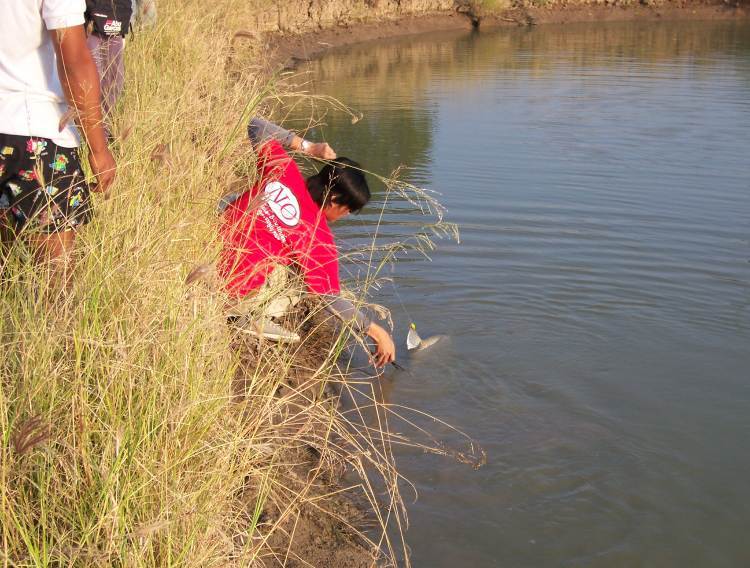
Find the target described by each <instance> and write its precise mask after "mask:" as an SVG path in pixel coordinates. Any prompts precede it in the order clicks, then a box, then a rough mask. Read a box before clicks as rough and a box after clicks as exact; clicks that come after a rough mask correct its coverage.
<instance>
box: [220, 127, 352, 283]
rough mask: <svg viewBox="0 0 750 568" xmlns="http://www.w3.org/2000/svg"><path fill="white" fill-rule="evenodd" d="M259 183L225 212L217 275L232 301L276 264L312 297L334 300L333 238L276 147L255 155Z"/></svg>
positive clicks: (335, 264) (296, 170)
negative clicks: (294, 271)
mask: <svg viewBox="0 0 750 568" xmlns="http://www.w3.org/2000/svg"><path fill="white" fill-rule="evenodd" d="M258 168H259V173H260V182H259V183H258V184H256V185H255V186H253V187H252V188H250V190H249V191H246V192H245V193H243V194H242V196H240V198H239V199H237V201H235V202H234V203H232V205H230V206H229V208H228V209H227V210H226V211H225V212H224V220H223V224H222V228H221V235H222V238H223V240H224V249H223V250H222V253H221V258H220V260H219V273H220V274H221V275H222V276H223V277H224V278H225V279H226V281H227V288H228V290H229V292H230V293H231V294H232V295H234V296H240V297H242V296H245V295H246V294H248V293H249V292H251V291H253V290H256V289H257V288H258V287H260V286H261V284H263V282H265V280H266V276H268V274H270V273H271V271H272V270H273V267H274V265H275V264H283V265H290V264H293V265H295V266H296V267H298V268H299V270H300V272H301V273H302V276H303V278H304V281H305V284H306V285H307V288H308V290H309V291H310V292H312V293H315V294H339V293H340V291H341V288H340V285H339V260H338V258H339V257H338V250H337V249H336V243H335V241H334V238H333V233H331V230H330V229H329V227H328V223H327V222H326V218H325V216H324V215H323V212H322V210H321V209H320V207H318V205H317V203H315V202H314V201H313V200H312V198H311V197H310V194H309V193H308V191H307V186H306V185H305V180H304V179H303V178H302V174H301V173H300V171H299V168H298V167H297V164H295V163H294V160H292V158H291V157H290V156H289V155H288V154H287V153H286V152H285V151H284V149H283V148H282V146H281V144H279V143H278V142H276V141H271V142H267V143H265V144H263V146H261V148H260V150H259V153H258Z"/></svg>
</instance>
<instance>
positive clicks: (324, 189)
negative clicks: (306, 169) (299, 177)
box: [307, 158, 370, 213]
mask: <svg viewBox="0 0 750 568" xmlns="http://www.w3.org/2000/svg"><path fill="white" fill-rule="evenodd" d="M307 191H309V192H310V195H311V196H312V198H313V201H315V203H317V204H318V206H319V207H320V208H321V209H322V208H323V207H325V206H326V205H328V204H330V203H335V204H337V205H345V206H346V207H348V208H349V211H351V212H352V213H357V212H358V211H359V210H360V209H362V208H363V207H364V206H365V205H367V202H368V201H370V188H369V187H368V186H367V180H366V179H365V174H363V173H362V168H361V166H360V165H359V164H358V163H357V162H355V161H354V160H350V159H349V158H338V159H336V161H335V162H331V163H330V164H326V165H325V166H324V167H323V169H322V170H320V172H319V173H318V174H316V175H314V176H310V177H309V178H307Z"/></svg>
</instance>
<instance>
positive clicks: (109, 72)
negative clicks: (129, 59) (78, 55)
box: [86, 33, 125, 138]
mask: <svg viewBox="0 0 750 568" xmlns="http://www.w3.org/2000/svg"><path fill="white" fill-rule="evenodd" d="M86 43H87V44H88V47H89V51H91V55H92V57H93V58H94V63H96V70H97V71H98V72H99V82H100V88H101V93H102V114H103V116H104V122H105V127H106V130H107V136H108V137H110V138H111V136H112V112H113V111H114V108H115V105H116V104H117V100H118V99H119V98H120V95H121V94H122V90H123V87H124V85H125V60H124V58H123V50H124V46H125V40H124V38H123V37H122V36H110V37H101V36H99V35H97V34H96V33H91V34H90V35H89V37H88V39H87V40H86Z"/></svg>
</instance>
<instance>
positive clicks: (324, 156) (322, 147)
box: [305, 142, 336, 160]
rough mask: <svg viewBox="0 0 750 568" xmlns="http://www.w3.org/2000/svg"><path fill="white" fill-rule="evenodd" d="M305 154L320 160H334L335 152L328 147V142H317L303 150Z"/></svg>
mask: <svg viewBox="0 0 750 568" xmlns="http://www.w3.org/2000/svg"><path fill="white" fill-rule="evenodd" d="M305 154H307V155H308V156H312V157H313V158H319V159H321V160H335V159H336V152H335V151H334V150H333V148H331V147H330V146H329V145H328V142H317V143H315V144H310V145H309V146H308V147H307V150H305Z"/></svg>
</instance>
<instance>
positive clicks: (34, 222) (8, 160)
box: [0, 134, 91, 233]
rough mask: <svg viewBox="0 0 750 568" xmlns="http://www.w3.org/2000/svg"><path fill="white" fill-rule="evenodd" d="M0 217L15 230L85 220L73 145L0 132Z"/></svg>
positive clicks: (58, 227)
mask: <svg viewBox="0 0 750 568" xmlns="http://www.w3.org/2000/svg"><path fill="white" fill-rule="evenodd" d="M3 214H4V216H5V219H4V220H0V221H2V222H4V223H5V224H6V225H9V226H10V227H12V228H13V229H14V230H16V231H20V230H21V229H23V230H24V231H27V230H30V231H36V232H42V233H55V232H59V231H68V230H72V229H75V228H76V227H78V226H79V225H83V224H85V223H87V222H88V221H89V220H90V219H91V202H90V194H89V187H88V184H87V183H86V177H85V176H84V174H83V170H82V169H81V163H80V160H79V158H78V149H77V148H64V147H62V146H58V145H56V144H55V143H54V142H52V141H51V140H49V139H47V138H30V137H28V136H16V135H14V134H0V217H2V216H3Z"/></svg>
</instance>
